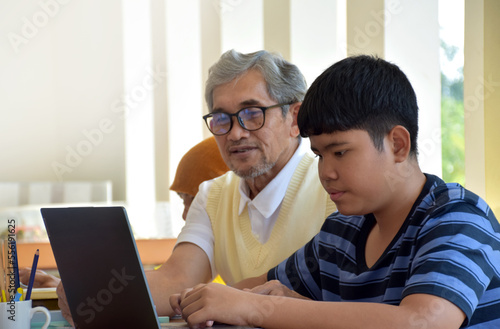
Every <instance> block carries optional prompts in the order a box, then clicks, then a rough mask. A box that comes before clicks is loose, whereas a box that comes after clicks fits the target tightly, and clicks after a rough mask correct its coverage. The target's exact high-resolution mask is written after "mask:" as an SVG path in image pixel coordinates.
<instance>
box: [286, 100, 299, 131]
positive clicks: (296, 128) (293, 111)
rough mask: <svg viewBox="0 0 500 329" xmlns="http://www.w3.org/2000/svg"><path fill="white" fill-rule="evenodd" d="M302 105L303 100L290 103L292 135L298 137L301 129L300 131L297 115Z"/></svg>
mask: <svg viewBox="0 0 500 329" xmlns="http://www.w3.org/2000/svg"><path fill="white" fill-rule="evenodd" d="M301 105H302V102H297V103H293V104H292V105H290V109H289V110H288V112H289V113H290V114H291V115H292V120H293V121H292V129H291V131H290V134H291V135H292V137H297V136H298V135H299V134H300V131H299V125H298V123H297V116H298V114H299V110H300V106H301Z"/></svg>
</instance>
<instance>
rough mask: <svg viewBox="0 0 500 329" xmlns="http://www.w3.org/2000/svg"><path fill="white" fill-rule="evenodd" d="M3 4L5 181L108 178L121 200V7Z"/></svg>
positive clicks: (1, 171)
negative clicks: (116, 103) (117, 110)
mask: <svg viewBox="0 0 500 329" xmlns="http://www.w3.org/2000/svg"><path fill="white" fill-rule="evenodd" d="M66 2H67V3H66ZM1 6H2V7H1V8H0V24H1V25H0V36H1V37H0V49H1V51H0V104H1V105H0V113H1V117H2V123H1V124H0V127H1V128H0V149H1V152H0V163H1V165H0V180H23V181H24V180H60V179H62V180H106V179H111V180H112V181H113V186H114V190H115V192H114V193H115V195H114V197H115V199H118V200H122V199H124V198H125V194H124V187H125V180H124V174H125V171H124V170H125V163H124V161H123V160H124V147H125V145H124V138H123V134H124V124H123V120H119V119H118V118H117V116H116V114H114V113H113V112H112V111H111V108H112V104H113V102H114V101H115V100H116V99H118V98H119V97H120V95H122V94H123V65H122V64H123V51H122V33H123V31H122V26H121V19H122V12H121V1H118V0H112V1H105V2H103V3H101V2H100V1H65V2H63V1H60V2H57V1H40V2H33V1H27V0H21V1H15V2H11V1H9V2H7V1H2V4H1Z"/></svg>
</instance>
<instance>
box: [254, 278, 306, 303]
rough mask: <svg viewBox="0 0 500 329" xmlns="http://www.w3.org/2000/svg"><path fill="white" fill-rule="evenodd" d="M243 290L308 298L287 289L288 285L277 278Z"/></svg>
mask: <svg viewBox="0 0 500 329" xmlns="http://www.w3.org/2000/svg"><path fill="white" fill-rule="evenodd" d="M244 290H245V291H249V292H253V293H255V294H261V295H273V296H283V297H291V298H299V299H309V298H307V297H304V296H302V295H301V294H299V293H297V292H295V291H293V290H290V289H288V287H286V286H285V285H283V284H282V283H281V282H279V281H278V280H272V281H268V282H266V283H264V284H263V285H260V286H257V287H255V288H252V289H244Z"/></svg>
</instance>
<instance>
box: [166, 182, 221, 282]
mask: <svg viewBox="0 0 500 329" xmlns="http://www.w3.org/2000/svg"><path fill="white" fill-rule="evenodd" d="M212 183H213V181H212V180H210V181H205V182H203V183H201V185H200V188H199V191H198V193H197V194H196V196H195V197H194V199H193V202H192V203H191V206H190V207H189V211H188V213H187V216H186V224H185V225H184V227H183V228H182V230H181V232H180V233H179V236H178V237H177V242H176V244H175V245H176V246H177V245H178V244H180V243H183V242H189V243H192V244H195V245H197V246H198V247H200V248H201V249H202V250H203V251H204V252H205V253H206V254H207V257H208V260H209V261H210V267H211V270H212V279H213V278H215V277H216V276H217V270H216V269H215V264H214V232H213V230H212V224H211V223H210V218H209V217H208V214H207V211H206V205H207V199H208V192H209V191H210V188H211V187H212Z"/></svg>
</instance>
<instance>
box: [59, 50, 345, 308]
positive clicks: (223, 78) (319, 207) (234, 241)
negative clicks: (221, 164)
mask: <svg viewBox="0 0 500 329" xmlns="http://www.w3.org/2000/svg"><path fill="white" fill-rule="evenodd" d="M306 89H307V87H306V82H305V79H304V77H303V75H302V74H301V72H300V71H299V69H298V68H297V67H296V66H295V65H293V64H291V63H289V62H287V61H285V60H284V59H283V58H282V57H280V56H278V55H275V54H272V53H269V52H267V51H259V52H255V53H251V54H241V53H238V52H236V51H234V50H231V51H228V52H226V53H224V54H223V55H222V56H221V58H220V60H219V61H218V62H217V63H215V64H214V65H213V66H212V67H211V68H210V72H209V77H208V81H207V84H206V91H205V98H206V101H207V104H208V108H209V111H210V113H209V114H207V115H205V116H204V117H203V118H204V120H205V122H206V124H207V127H208V128H209V129H210V131H211V132H212V134H213V135H214V136H215V139H216V142H217V145H218V147H219V150H220V153H221V155H222V158H223V159H224V161H225V163H226V164H227V166H228V167H229V168H230V169H231V171H229V172H228V173H226V174H225V175H223V176H221V177H218V178H216V179H214V180H210V181H207V182H204V183H202V184H201V185H200V189H199V192H198V194H197V195H196V197H195V199H194V200H193V202H192V204H191V207H190V209H189V212H188V214H187V218H186V225H185V227H184V228H183V230H182V232H181V233H180V235H179V237H178V240H177V244H176V247H175V249H174V250H173V252H172V255H171V257H170V258H169V259H168V260H167V261H166V262H165V264H163V265H162V267H161V268H160V269H158V270H156V271H150V272H147V273H146V276H147V279H148V283H149V287H150V289H151V293H152V296H153V300H154V303H155V305H156V309H157V312H158V314H159V315H171V314H173V310H172V309H171V307H170V303H169V296H170V295H171V294H173V293H178V292H180V291H182V290H183V289H185V288H188V287H192V286H194V285H196V284H198V283H206V282H209V281H210V280H212V279H213V278H214V277H215V276H216V275H217V274H219V275H220V276H221V277H222V279H223V280H224V281H225V282H226V283H227V284H229V285H233V284H234V283H236V282H238V281H240V280H242V279H245V278H249V277H255V276H258V275H261V274H263V273H266V272H267V271H268V270H269V269H270V268H272V267H273V266H276V265H277V264H279V263H280V261H282V260H283V259H285V258H286V257H288V256H289V255H290V254H291V253H292V252H293V251H295V250H296V249H297V248H300V247H301V246H302V245H304V244H305V243H307V242H308V241H309V240H310V239H311V238H312V237H313V236H314V235H315V234H316V233H317V232H319V230H320V228H321V225H322V223H323V221H324V219H325V218H326V216H328V215H329V214H330V213H332V212H333V211H335V205H334V203H333V202H332V201H331V200H330V198H329V196H328V195H327V193H326V192H325V190H324V189H323V187H322V186H321V184H320V181H319V179H318V170H317V160H316V159H314V156H313V155H311V153H309V152H308V146H307V145H304V144H305V143H303V142H302V141H301V138H300V136H299V129H298V126H297V114H298V112H299V109H300V105H301V101H302V99H303V97H304V95H305V93H306ZM59 290H60V291H61V290H62V289H59ZM62 297H63V298H61V300H62V301H61V303H60V304H61V308H62V309H63V312H64V313H65V314H66V315H69V313H68V310H67V306H66V305H65V303H64V296H62Z"/></svg>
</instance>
